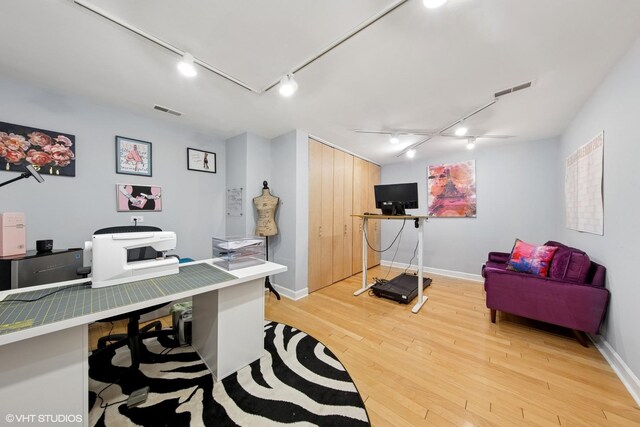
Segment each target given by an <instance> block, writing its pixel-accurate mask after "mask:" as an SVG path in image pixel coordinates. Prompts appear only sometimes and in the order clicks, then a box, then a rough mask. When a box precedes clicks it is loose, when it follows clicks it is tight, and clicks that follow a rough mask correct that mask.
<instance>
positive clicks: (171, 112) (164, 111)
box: [153, 104, 182, 117]
mask: <svg viewBox="0 0 640 427" xmlns="http://www.w3.org/2000/svg"><path fill="white" fill-rule="evenodd" d="M153 109H154V110H158V111H162V112H163V113H169V114H173V115H174V116H178V117H180V116H181V115H182V113H181V112H180V111H176V110H172V109H171V108H167V107H163V106H162V105H158V104H156V105H154V106H153Z"/></svg>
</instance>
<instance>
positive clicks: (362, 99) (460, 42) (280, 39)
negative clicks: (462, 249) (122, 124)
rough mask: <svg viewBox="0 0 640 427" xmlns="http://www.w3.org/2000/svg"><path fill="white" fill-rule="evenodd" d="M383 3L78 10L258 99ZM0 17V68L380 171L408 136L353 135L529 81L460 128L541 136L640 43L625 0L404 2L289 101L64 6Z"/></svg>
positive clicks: (303, 78)
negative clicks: (432, 6)
mask: <svg viewBox="0 0 640 427" xmlns="http://www.w3.org/2000/svg"><path fill="white" fill-rule="evenodd" d="M87 1H91V0H87ZM396 1H397V0H349V1H344V0H323V1H321V2H320V1H313V0H270V1H256V0H254V1H249V0H233V1H221V0H208V1H204V0H181V1H179V2H177V1H175V0H93V1H92V2H91V3H92V4H94V5H96V6H98V7H100V8H102V9H103V10H105V11H106V12H108V13H109V14H112V15H113V16H116V17H118V18H120V19H122V20H123V21H126V22H127V23H129V24H131V25H134V26H135V27H137V28H139V29H141V30H143V31H145V32H147V33H150V34H152V35H153V36H156V37H158V38H160V39H162V40H164V41H165V42H168V43H170V44H171V45H173V46H175V47H177V48H179V49H181V50H185V51H189V52H190V53H192V54H193V55H194V56H195V57H196V58H199V59H201V60H203V61H205V62H207V63H209V64H211V65H213V66H214V67H216V68H218V69H220V70H222V71H224V72H226V73H228V74H231V75H233V76H234V77H236V78H238V79H239V80H242V81H244V82H245V83H247V84H248V85H250V86H252V87H255V88H257V89H260V90H262V89H264V88H266V87H268V86H269V85H270V84H272V83H273V82H275V81H277V80H278V79H279V78H280V77H281V76H282V74H284V73H286V72H288V71H291V70H292V69H295V68H296V67H297V66H298V65H300V64H302V63H303V62H305V61H306V60H307V59H309V58H310V57H312V56H314V55H316V54H318V53H319V52H320V51H321V50H322V49H323V48H324V47H326V46H328V45H329V44H330V43H332V42H333V41H335V40H337V39H339V38H340V37H342V36H343V35H344V34H346V33H347V32H349V31H350V30H351V29H352V28H354V27H356V26H358V25H359V24H361V23H362V22H364V21H366V20H367V19H369V18H370V17H372V16H374V15H376V14H377V13H379V12H380V11H382V10H384V9H386V8H388V7H390V6H391V5H393V4H394V3H395V2H396ZM36 4H37V6H36ZM0 17H1V18H2V24H1V25H0V52H2V54H1V55H0V73H1V74H2V75H5V76H8V77H11V78H16V79H20V80H25V81H28V82H33V83H35V84H37V85H41V86H45V87H51V88H54V89H56V90H62V91H66V92H71V93H75V94H81V95H84V96H88V97H91V98H95V99H98V100H99V101H100V102H106V103H109V104H111V105H115V106H117V107H119V108H124V109H130V110H132V111H140V112H144V113H145V114H148V115H153V116H157V117H160V118H163V119H166V120H168V121H173V122H178V123H185V124H188V125H190V126H194V127H197V128H198V129H200V130H203V131H205V132H209V133H212V134H213V135H216V136H218V137H222V138H228V137H231V136H234V135H237V134H239V133H241V132H244V131H250V132H254V133H256V134H259V135H262V136H264V137H268V138H271V137H275V136H278V135H280V134H283V133H285V132H288V131H290V130H291V129H294V128H300V129H304V130H306V131H308V132H309V133H310V134H312V135H315V136H318V137H320V138H322V139H324V140H327V141H329V142H332V143H334V144H336V145H339V146H341V147H344V148H346V149H348V150H351V151H353V152H355V153H357V154H360V155H362V156H364V157H367V158H370V159H372V160H374V161H377V162H379V163H382V164H385V163H394V162H397V161H401V160H403V159H404V158H401V159H399V158H397V157H396V155H397V153H398V151H399V150H402V149H403V148H404V147H406V146H407V145H408V144H410V143H412V142H415V141H417V140H418V137H415V136H414V137H405V138H403V139H402V143H401V144H399V145H398V146H392V145H390V144H389V143H388V138H387V137H385V136H379V135H363V134H357V133H354V132H353V129H356V128H367V129H384V128H398V129H440V128H442V127H443V126H445V125H447V124H449V123H451V122H452V121H455V120H457V119H459V118H460V117H462V116H464V115H465V114H468V113H470V112H471V111H473V110H475V109H476V108H478V107H480V106H482V105H483V104H486V103H487V102H489V101H491V99H492V98H493V93H495V92H496V91H498V90H501V89H504V88H507V87H510V86H513V85H516V84H518V83H522V82H525V81H529V80H533V81H534V85H533V87H532V88H531V89H527V90H526V91H522V92H519V93H516V94H512V95H508V96H506V97H504V98H502V99H501V100H500V101H499V102H498V103H497V104H495V105H494V106H492V107H490V108H488V109H487V110H485V111H483V112H481V113H479V114H478V115H476V116H474V117H473V118H472V119H471V120H469V121H468V125H469V127H470V132H471V133H474V134H479V133H491V134H508V135H513V136H514V138H512V139H509V140H507V141H502V140H501V141H497V140H479V141H478V149H482V146H483V145H486V144H498V143H500V144H504V143H509V144H510V143H517V142H519V141H524V140H532V139H540V138H546V137H551V136H556V135H558V134H559V133H561V132H562V130H563V129H564V127H565V126H566V125H567V124H568V122H569V121H570V120H571V118H572V117H573V116H574V115H575V114H576V113H577V111H578V109H579V108H580V106H581V105H582V103H583V102H584V101H585V99H586V98H587V97H588V96H589V95H590V94H591V92H592V91H593V90H594V89H595V87H596V86H597V85H598V83H599V82H600V81H601V80H602V78H603V77H604V76H605V75H606V74H607V72H608V71H609V70H610V68H611V66H612V65H613V64H615V62H616V61H617V60H618V59H619V58H620V57H621V56H622V55H623V54H624V52H625V51H626V50H627V49H628V47H629V46H630V44H631V43H632V42H633V41H634V40H635V39H636V38H637V37H638V36H639V35H640V1H637V0H607V1H602V0H562V1H558V0H518V1H514V0H449V2H448V3H447V4H446V5H445V6H444V7H442V8H441V9H437V10H429V9H426V8H425V7H424V6H423V5H422V2H421V1H419V0H409V1H408V2H407V3H406V4H404V5H402V6H400V7H399V8H398V9H396V10H395V11H393V12H391V13H390V14H388V15H387V16H385V17H384V18H382V19H381V20H380V21H378V22H376V23H375V24H373V25H371V26H370V27H369V28H366V29H365V30H363V31H362V32H360V33H359V34H357V35H356V36H355V37H353V38H351V39H350V40H348V41H346V42H345V43H343V44H342V45H340V46H338V47H337V48H336V49H334V50H333V51H331V52H329V53H328V54H327V55H325V56H323V57H322V58H320V59H319V60H317V61H316V62H314V63H312V64H311V65H309V66H308V67H306V68H304V69H302V70H301V71H300V72H298V73H297V74H296V80H297V81H298V83H299V85H300V88H299V90H298V92H297V93H296V94H295V95H294V96H293V97H292V98H290V99H284V98H281V97H280V95H279V94H278V92H277V90H276V89H272V90H270V91H267V92H266V93H261V94H256V93H252V92H250V91H248V90H246V89H243V88H241V87H239V86H237V85H235V84H234V83H231V82H229V81H227V80H225V79H223V78H221V77H219V76H217V75H215V74H213V73H211V72H209V71H207V70H205V69H203V68H199V75H198V76H197V77H196V78H195V79H193V80H189V79H186V78H184V77H181V76H180V75H179V74H178V72H177V70H176V68H175V64H176V62H177V60H178V56H177V55H176V54H174V53H172V52H170V51H168V50H166V49H164V48H162V47H160V46H158V45H156V44H154V43H151V42H149V41H148V40H145V39H143V38H141V37H139V36H137V35H135V34H133V33H131V32H129V31H127V30H125V29H124V28H122V27H120V26H118V25H116V24H114V23H112V22H109V21H107V20H105V19H103V18H100V17H99V16H97V15H95V14H93V13H92V12H89V11H87V10H86V9H84V8H82V7H80V6H78V5H76V4H74V3H73V2H72V1H70V0H43V1H39V2H37V3H34V2H29V1H24V0H2V2H1V3H0ZM0 102H1V100H0ZM154 104H160V105H163V106H167V107H169V108H172V109H175V110H178V111H181V112H183V113H184V115H183V116H182V117H179V118H177V117H174V116H170V115H166V114H164V113H160V112H156V111H154V110H152V109H151V107H152V106H153V105H154ZM0 119H1V118H0ZM450 150H464V141H458V140H455V139H450V138H435V139H433V140H431V141H428V142H426V143H425V144H423V145H422V146H421V147H420V148H419V150H418V156H417V157H418V158H421V157H426V156H433V155H436V154H441V153H444V152H447V151H450Z"/></svg>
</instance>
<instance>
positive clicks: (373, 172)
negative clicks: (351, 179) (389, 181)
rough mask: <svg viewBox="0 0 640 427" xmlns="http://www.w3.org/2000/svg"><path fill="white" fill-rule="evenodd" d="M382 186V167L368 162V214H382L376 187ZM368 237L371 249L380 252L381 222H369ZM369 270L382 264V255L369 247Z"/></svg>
mask: <svg viewBox="0 0 640 427" xmlns="http://www.w3.org/2000/svg"><path fill="white" fill-rule="evenodd" d="M378 184H380V166H378V165H374V164H373V163H369V162H367V212H371V213H381V211H380V210H379V209H376V199H375V193H374V188H373V187H374V186H375V185H378ZM368 223H369V224H368V226H367V237H368V241H369V244H370V245H371V247H373V248H375V249H377V250H380V220H376V219H374V220H369V221H368ZM367 250H368V252H367V268H371V267H373V266H376V265H378V264H380V253H379V252H376V251H374V250H372V249H371V248H369V247H367Z"/></svg>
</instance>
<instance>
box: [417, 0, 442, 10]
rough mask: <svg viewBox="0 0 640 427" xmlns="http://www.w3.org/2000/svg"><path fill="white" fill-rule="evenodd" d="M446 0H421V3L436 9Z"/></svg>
mask: <svg viewBox="0 0 640 427" xmlns="http://www.w3.org/2000/svg"><path fill="white" fill-rule="evenodd" d="M446 2H447V0H422V3H423V4H424V5H425V7H427V8H429V9H436V8H438V7H440V6H442V5H443V4H445V3H446Z"/></svg>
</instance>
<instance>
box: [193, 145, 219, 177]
mask: <svg viewBox="0 0 640 427" xmlns="http://www.w3.org/2000/svg"><path fill="white" fill-rule="evenodd" d="M187 169H189V170H192V171H200V172H210V173H216V153H211V152H209V151H203V150H197V149H195V148H187Z"/></svg>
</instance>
